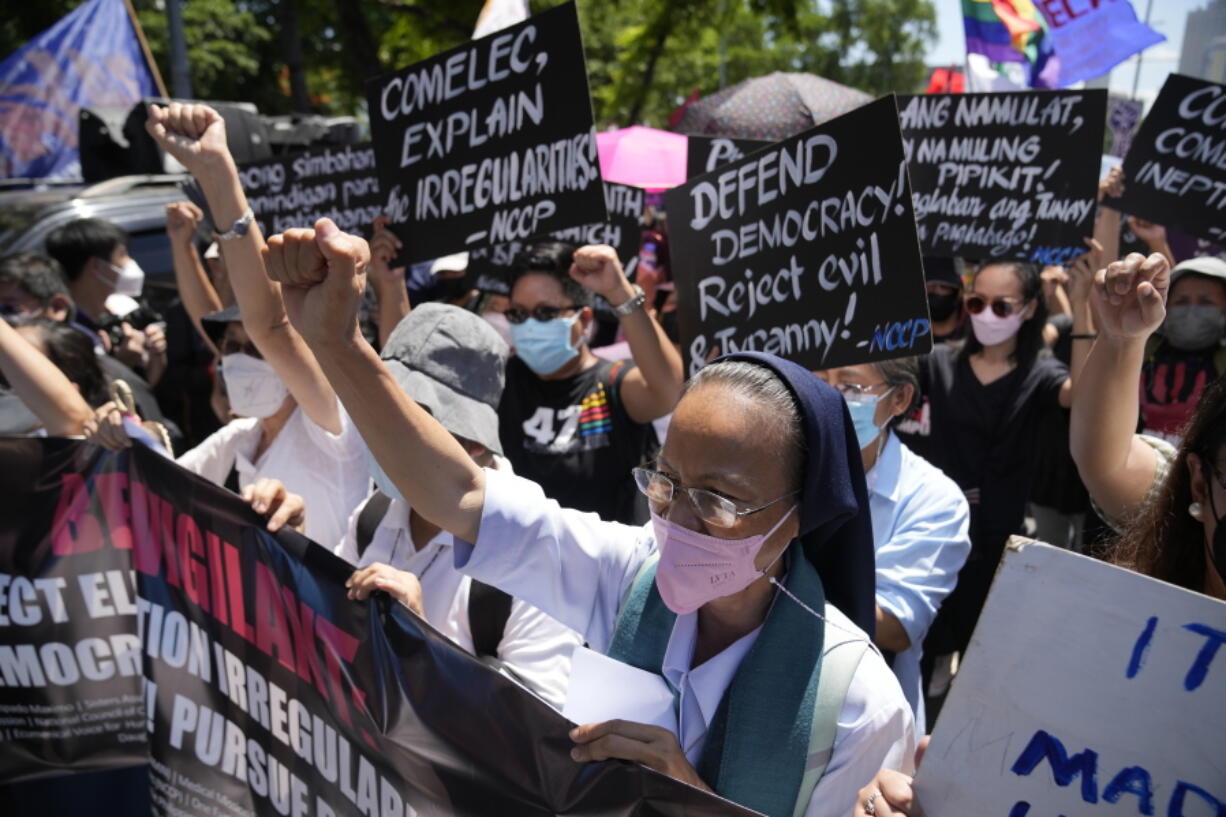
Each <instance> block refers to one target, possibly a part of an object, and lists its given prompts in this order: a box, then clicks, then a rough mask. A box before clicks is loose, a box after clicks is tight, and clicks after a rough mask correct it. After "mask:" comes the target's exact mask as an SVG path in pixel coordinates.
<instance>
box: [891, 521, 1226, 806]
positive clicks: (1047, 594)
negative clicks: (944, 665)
mask: <svg viewBox="0 0 1226 817" xmlns="http://www.w3.org/2000/svg"><path fill="white" fill-rule="evenodd" d="M1087 588H1093V592H1087V591H1086V589H1087ZM1224 645H1226V603H1223V602H1221V601H1218V600H1216V599H1213V598H1210V597H1208V596H1204V595H1201V594H1199V593H1192V592H1189V591H1187V590H1183V589H1181V588H1179V587H1175V586H1173V585H1169V584H1165V583H1164V582H1160V581H1157V580H1155V579H1151V578H1148V577H1146V576H1142V575H1140V574H1137V573H1133V572H1131V571H1128V570H1124V569H1122V568H1119V567H1115V566H1112V565H1108V564H1104V563H1103V562H1099V561H1096V560H1094V559H1089V558H1087V557H1084V556H1080V555H1077V554H1074V553H1069V552H1068V551H1064V550H1060V549H1057V548H1054V547H1051V546H1049V545H1042V544H1038V543H1034V542H1028V543H1019V541H1018V540H1016V539H1015V540H1014V542H1011V543H1010V546H1009V547H1008V548H1007V549H1006V551H1005V555H1004V558H1003V560H1002V561H1001V565H1000V568H999V570H998V572H997V574H996V579H995V582H994V583H993V585H992V590H991V593H990V595H989V596H988V601H987V604H986V605H985V607H984V609H983V614H982V615H981V616H980V618H979V624H978V626H977V627H976V629H975V634H974V637H973V638H972V639H971V644H970V648H969V649H968V650H967V654H966V660H965V661H964V662H963V663H962V666H961V667H960V668H959V670H958V675H957V677H956V678H955V679H954V682H953V688H952V690H951V691H950V694H949V698H948V700H946V702H945V706H944V707H943V708H942V710H941V718H940V720H939V721H938V723H937V727H936V730H935V732H934V733H933V735H932V743H931V745H930V746H929V747H928V751H927V753H926V754H925V755H924V761H923V763H922V764H921V766H920V769H919V772H918V774H917V775H916V778H915V790H916V795H917V797H918V799H919V803H920V805H921V806H922V807H923V809H924V811H925V813H927V814H936V815H952V814H980V815H999V817H1054V816H1055V815H1067V817H1082V816H1083V815H1084V816H1085V817H1093V815H1104V816H1105V815H1112V817H1115V815H1120V816H1121V817H1122V816H1123V815H1136V817H1147V816H1148V815H1163V817H1216V816H1217V815H1221V814H1224V813H1226V762H1224V759H1223V751H1222V746H1223V743H1222V736H1223V735H1226V694H1223V691H1224V690H1226V649H1221V648H1222V647H1223V646H1224Z"/></svg>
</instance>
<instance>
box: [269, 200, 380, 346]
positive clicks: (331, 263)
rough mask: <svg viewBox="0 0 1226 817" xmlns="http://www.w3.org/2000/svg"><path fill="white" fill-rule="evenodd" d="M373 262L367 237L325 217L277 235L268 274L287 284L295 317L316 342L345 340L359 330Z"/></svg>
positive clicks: (271, 247)
mask: <svg viewBox="0 0 1226 817" xmlns="http://www.w3.org/2000/svg"><path fill="white" fill-rule="evenodd" d="M369 263H370V247H369V246H367V244H366V241H365V240H363V239H361V238H359V237H357V236H354V235H348V234H346V233H342V232H341V231H340V230H339V229H338V228H337V226H336V225H335V224H333V223H332V222H331V221H330V220H328V219H326V218H321V219H320V220H319V221H318V222H316V224H315V229H313V230H287V231H286V232H284V233H282V234H281V235H274V236H272V237H271V238H269V239H268V247H267V248H266V249H265V250H264V264H265V268H266V269H267V270H268V277H269V278H270V279H271V280H272V281H274V282H276V283H279V284H281V285H282V288H281V295H282V297H283V298H284V299H285V311H286V313H287V314H288V315H289V319H290V323H292V324H293V325H294V328H295V329H297V330H298V333H299V334H301V335H302V337H303V338H304V339H305V340H306V341H307V342H308V343H309V344H311V345H317V344H327V343H331V342H346V341H348V340H350V339H352V338H353V337H354V336H355V333H357V332H358V304H359V303H360V302H361V300H362V293H363V292H365V291H366V267H367V265H368V264H369Z"/></svg>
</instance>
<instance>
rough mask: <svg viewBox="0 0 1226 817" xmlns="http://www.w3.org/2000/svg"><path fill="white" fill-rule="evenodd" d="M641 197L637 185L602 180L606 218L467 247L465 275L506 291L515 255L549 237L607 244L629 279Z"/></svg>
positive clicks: (634, 263)
mask: <svg viewBox="0 0 1226 817" xmlns="http://www.w3.org/2000/svg"><path fill="white" fill-rule="evenodd" d="M643 197H644V191H643V189H642V188H641V187H631V186H630V185H627V184H617V183H616V182H604V200H605V209H606V210H608V213H609V220H608V221H603V222H597V223H594V224H584V225H581V226H578V227H567V228H564V229H561V230H555V231H554V232H552V233H549V234H548V235H544V236H535V237H533V238H530V239H527V240H524V241H510V242H508V243H506V244H499V245H496V246H492V247H481V248H478V249H475V250H471V251H470V252H469V253H468V274H469V277H470V278H471V279H472V280H473V282H474V283H473V285H474V286H475V287H476V288H477V289H480V290H481V291H483V292H496V293H498V294H502V295H509V294H510V288H509V287H508V286H507V277H506V276H507V272H508V270H509V268H510V266H511V264H512V263H514V261H515V256H517V255H519V253H520V251H521V250H523V249H524V248H525V247H527V246H529V245H531V244H532V243H533V242H534V241H547V240H553V241H567V242H570V243H571V244H574V245H575V246H576V247H582V246H583V245H584V244H608V245H609V246H611V247H612V248H613V249H615V250H617V257H618V259H619V260H620V261H621V262H622V269H623V270H625V272H626V277H627V278H630V279H631V280H633V279H634V272H635V270H636V269H637V267H638V256H639V243H640V241H641V240H642V229H641V222H642V218H643ZM600 300H602V301H603V300H604V299H603V298H602V299H600Z"/></svg>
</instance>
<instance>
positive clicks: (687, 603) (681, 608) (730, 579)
mask: <svg viewBox="0 0 1226 817" xmlns="http://www.w3.org/2000/svg"><path fill="white" fill-rule="evenodd" d="M794 510H796V506H795V505H793V506H792V507H791V508H790V509H789V510H788V512H787V513H785V514H784V515H783V517H782V518H781V519H780V520H779V521H778V522H776V523H775V526H774V527H773V528H771V529H770V530H769V531H767V532H766V533H760V534H758V535H757V536H748V537H746V538H744V539H720V538H719V537H717V536H708V535H707V534H705V533H699V532H698V531H693V530H690V529H689V528H686V527H683V526H681V525H678V524H677V523H676V522H672V521H670V520H668V519H665V518H663V517H662V516H659V515H657V514H655V513H652V515H651V526H652V529H653V530H654V531H655V534H656V545H657V546H658V547H659V548H660V563H659V564H658V565H657V566H656V587H657V588H658V589H659V591H660V598H661V599H662V600H663V601H664V605H665V606H666V607H668V609H669V610H672V611H673V612H674V613H676V614H677V615H679V616H683V615H685V614H686V613H692V612H694V611H695V610H697V609H698V608H699V607H702V606H703V605H704V604H706V603H707V602H709V601H711V600H712V599H718V598H723V597H724V596H731V595H732V594H733V593H739V592H740V591H742V590H744V589H745V588H746V587H749V585H751V584H753V582H754V580H755V579H758V578H759V577H761V576H763V575H765V574H766V572H767V571H768V570H770V569H771V567H772V566H773V565H774V564H775V562H776V561H778V560H779V556H782V555H783V552H784V551H785V550H787V548H784V549H783V550H780V551H779V556H776V557H775V559H774V560H772V561H771V563H770V564H769V565H767V566H766V568H765V569H763V570H758V569H757V568H756V567H754V564H753V561H754V558H755V557H756V556H757V555H758V551H760V550H761V549H762V545H763V544H765V542H766V540H767V539H769V538H771V536H773V535H774V534H775V531H777V530H779V528H780V526H782V525H783V523H784V522H785V521H787V518H788V517H789V516H791V515H792V511H794Z"/></svg>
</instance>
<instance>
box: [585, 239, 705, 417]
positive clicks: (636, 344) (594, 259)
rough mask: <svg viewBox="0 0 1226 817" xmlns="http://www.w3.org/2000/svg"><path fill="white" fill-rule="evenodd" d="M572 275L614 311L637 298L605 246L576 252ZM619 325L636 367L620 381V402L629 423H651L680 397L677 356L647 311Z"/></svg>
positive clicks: (613, 255) (681, 379) (632, 315)
mask: <svg viewBox="0 0 1226 817" xmlns="http://www.w3.org/2000/svg"><path fill="white" fill-rule="evenodd" d="M570 275H571V277H572V278H574V279H575V280H576V281H578V282H579V283H580V284H582V285H583V286H585V287H587V288H588V289H590V290H592V291H593V292H595V293H596V294H597V295H601V296H603V297H604V299H605V300H607V301H608V302H609V303H610V304H612V305H613V306H614V307H617V306H621V305H622V304H624V303H625V302H626V301H629V300H630V299H631V298H633V297H634V294H635V293H634V289H633V287H632V286H631V285H630V282H629V281H628V280H627V279H626V275H625V273H624V272H623V271H622V265H621V262H620V261H618V260H617V253H616V252H615V251H614V250H613V248H612V247H609V246H607V245H604V244H598V245H592V246H587V247H580V248H579V249H578V250H576V251H575V261H574V263H573V264H572V265H571V268H570ZM621 325H622V331H623V332H624V333H625V335H626V342H627V343H629V344H630V353H631V355H633V356H634V362H635V364H637V365H636V367H635V368H634V369H633V370H632V371H631V372H630V373H628V374H627V375H626V377H625V379H623V380H622V387H621V394H622V401H623V402H624V403H625V405H626V412H627V413H628V414H629V415H630V417H631V419H633V420H634V421H636V422H639V423H649V422H651V421H652V420H654V419H656V418H657V417H663V416H664V415H665V414H668V413H669V412H670V411H672V410H673V407H674V406H675V405H677V400H678V399H679V398H680V397H681V384H682V381H683V380H684V376H683V374H682V370H681V355H679V354H677V350H676V348H674V347H673V344H672V343H671V342H669V340H668V336H667V335H665V334H664V330H663V329H662V328H660V324H659V323H657V322H656V321H655V320H654V319H653V318H652V317H651V315H649V314H648V313H647V310H646V309H645V308H644V309H636V310H634V311H633V312H631V313H630V314H629V315H625V316H624V317H622V319H621Z"/></svg>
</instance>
